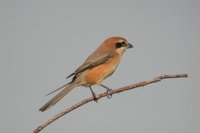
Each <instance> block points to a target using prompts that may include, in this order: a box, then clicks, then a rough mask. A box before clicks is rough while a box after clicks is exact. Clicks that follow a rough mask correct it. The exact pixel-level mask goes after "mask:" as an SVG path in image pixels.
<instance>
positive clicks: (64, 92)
mask: <svg viewBox="0 0 200 133" xmlns="http://www.w3.org/2000/svg"><path fill="white" fill-rule="evenodd" d="M76 86H78V85H77V84H76V83H71V84H69V85H67V86H66V87H65V88H64V89H63V90H62V91H61V92H59V93H58V94H57V95H56V96H55V97H53V98H52V99H51V100H49V101H48V102H47V103H46V104H45V105H43V106H42V107H41V108H40V109H39V111H41V112H43V111H46V110H47V109H49V108H50V107H52V106H53V105H55V104H56V103H57V102H58V101H60V100H61V99H62V98H63V97H64V96H65V95H67V94H68V93H69V92H70V91H71V90H72V89H74V88H75V87H76Z"/></svg>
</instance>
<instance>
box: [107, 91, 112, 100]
mask: <svg viewBox="0 0 200 133" xmlns="http://www.w3.org/2000/svg"><path fill="white" fill-rule="evenodd" d="M111 91H112V89H107V98H108V99H111V98H112V94H111Z"/></svg>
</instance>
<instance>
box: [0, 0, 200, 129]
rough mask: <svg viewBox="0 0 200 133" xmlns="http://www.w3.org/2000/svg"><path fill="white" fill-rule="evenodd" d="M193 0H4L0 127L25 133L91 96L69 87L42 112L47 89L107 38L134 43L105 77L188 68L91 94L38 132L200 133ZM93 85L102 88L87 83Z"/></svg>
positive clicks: (122, 78) (117, 81) (199, 12)
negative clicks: (134, 86) (111, 92)
mask: <svg viewBox="0 0 200 133" xmlns="http://www.w3.org/2000/svg"><path fill="white" fill-rule="evenodd" d="M199 7H200V1H198V0H168V1H167V0H165V1H164V0H151V1H149V0H121V1H120V0H115V1H114V0H113V1H111V0H107V1H105V0H101V1H93V0H85V1H79V2H78V1H74V0H73V1H72V0H71V1H69V0H67V1H64V0H56V1H53V0H42V1H41V0H32V1H31V0H30V1H27V0H18V1H15V0H9V1H8V0H1V1H0V18H1V21H0V60H1V69H0V73H1V75H0V79H1V84H0V88H1V93H0V105H1V111H0V118H1V119H0V122H1V124H0V132H1V133H12V132H15V133H28V132H29V133H30V132H32V131H33V130H34V129H35V128H36V127H37V126H38V125H39V124H41V123H43V122H44V121H46V120H47V119H49V118H50V117H52V116H53V115H54V114H56V113H58V112H60V111H62V110H64V109H66V108H67V107H69V106H71V105H73V104H75V103H76V102H78V101H80V100H82V99H84V98H86V97H89V96H91V93H90V90H89V89H88V88H85V87H78V88H76V89H74V90H73V91H72V92H71V93H70V94H69V95H67V96H66V97H64V98H63V99H62V100H61V101H60V102H59V103H58V104H56V105H55V106H54V107H52V108H51V109H50V110H48V111H46V112H39V111H38V109H39V108H40V107H41V106H42V105H43V104H44V103H46V102H47V101H48V100H49V99H50V98H51V97H53V96H54V95H55V94H53V95H50V96H45V95H46V94H47V93H49V92H51V91H52V90H54V89H56V88H58V87H60V86H62V85H63V84H65V83H67V82H69V81H70V79H67V80H66V79H65V77H66V76H68V75H69V74H71V73H72V72H73V71H74V70H75V69H76V68H77V67H79V65H81V64H82V63H83V61H84V60H85V59H86V58H87V56H88V55H90V54H91V53H92V52H93V51H94V50H95V49H96V48H97V47H98V46H99V45H100V44H101V43H102V42H103V41H104V40H105V39H106V38H108V37H111V36H122V37H125V38H126V39H127V40H128V41H129V42H130V43H132V44H133V45H134V49H130V50H127V51H126V53H125V54H124V55H123V58H122V61H121V63H120V65H119V67H118V69H117V70H116V72H115V73H114V74H113V75H112V77H109V78H108V79H106V80H105V81H104V82H103V83H104V84H105V85H107V86H109V87H110V88H113V89H114V88H117V87H122V86H125V85H129V84H132V83H136V82H139V81H143V80H147V79H151V78H153V77H155V76H159V75H161V74H176V73H189V74H191V75H192V77H191V78H184V79H168V80H164V81H162V82H159V83H156V84H152V85H148V86H145V87H142V88H137V89H135V90H131V91H127V92H123V93H120V94H116V95H113V97H112V99H109V100H108V99H107V98H103V99H100V100H99V102H98V103H95V102H91V103H89V104H87V105H85V106H82V107H80V108H79V109H77V110H75V111H73V112H71V113H69V114H67V115H66V116H64V117H62V118H61V119H59V120H57V121H55V122H54V123H53V124H51V125H49V126H48V127H47V128H45V129H44V130H43V131H41V133H55V132H56V133H66V132H69V133H70V132H72V133H77V132H83V133H85V132H95V133H102V132H110V133H122V132H127V133H131V132H135V133H147V132H148V133H189V132H191V133H199V132H200V126H199V124H200V113H199V112H200V107H199V106H200V104H199V101H200V97H199V94H200V89H199V88H200V85H199V75H200V69H199V68H200V62H199V58H200V52H199V50H200V25H199V24H200V8H199ZM93 89H94V91H95V92H96V93H100V92H102V91H105V89H103V88H101V87H98V86H94V87H93Z"/></svg>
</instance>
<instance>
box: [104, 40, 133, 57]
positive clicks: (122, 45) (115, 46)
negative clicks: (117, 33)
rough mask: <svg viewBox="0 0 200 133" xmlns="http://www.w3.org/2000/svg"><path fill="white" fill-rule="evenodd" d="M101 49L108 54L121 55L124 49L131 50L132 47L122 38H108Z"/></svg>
mask: <svg viewBox="0 0 200 133" xmlns="http://www.w3.org/2000/svg"><path fill="white" fill-rule="evenodd" d="M102 47H103V49H106V50H108V51H110V52H116V53H118V54H120V55H121V54H123V53H124V51H125V50H126V49H129V48H133V45H132V44H130V43H129V42H128V41H127V40H126V39H125V38H123V37H110V38H108V39H106V40H105V41H104V42H103V44H102Z"/></svg>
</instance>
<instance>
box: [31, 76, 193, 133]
mask: <svg viewBox="0 0 200 133" xmlns="http://www.w3.org/2000/svg"><path fill="white" fill-rule="evenodd" d="M184 77H189V75H188V74H172V75H161V76H158V77H155V78H153V79H150V80H145V81H142V82H139V83H135V84H131V85H128V86H125V87H121V88H118V89H113V90H111V91H110V92H109V95H113V94H115V93H119V92H123V91H127V90H131V89H135V88H138V87H142V86H145V85H148V84H152V83H156V82H159V81H161V80H162V79H167V78H184ZM107 95H108V93H107V92H103V93H101V94H99V95H97V96H96V98H97V99H100V98H102V97H105V96H107ZM93 100H94V98H93V97H89V98H86V99H84V100H82V101H80V102H78V103H76V104H74V105H72V106H71V107H69V108H67V109H65V110H64V111H62V112H60V113H58V114H56V115H55V116H53V117H52V118H50V119H49V120H47V121H46V122H44V123H43V124H41V125H40V126H38V127H37V128H36V129H35V130H34V131H33V133H39V132H40V131H41V130H42V129H44V128H45V127H47V126H48V125H49V124H51V123H52V122H54V121H55V120H57V119H58V118H60V117H62V116H64V115H66V114H67V113H69V112H71V111H73V110H75V109H77V108H78V107H80V106H82V105H84V104H86V103H88V102H91V101H93Z"/></svg>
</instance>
